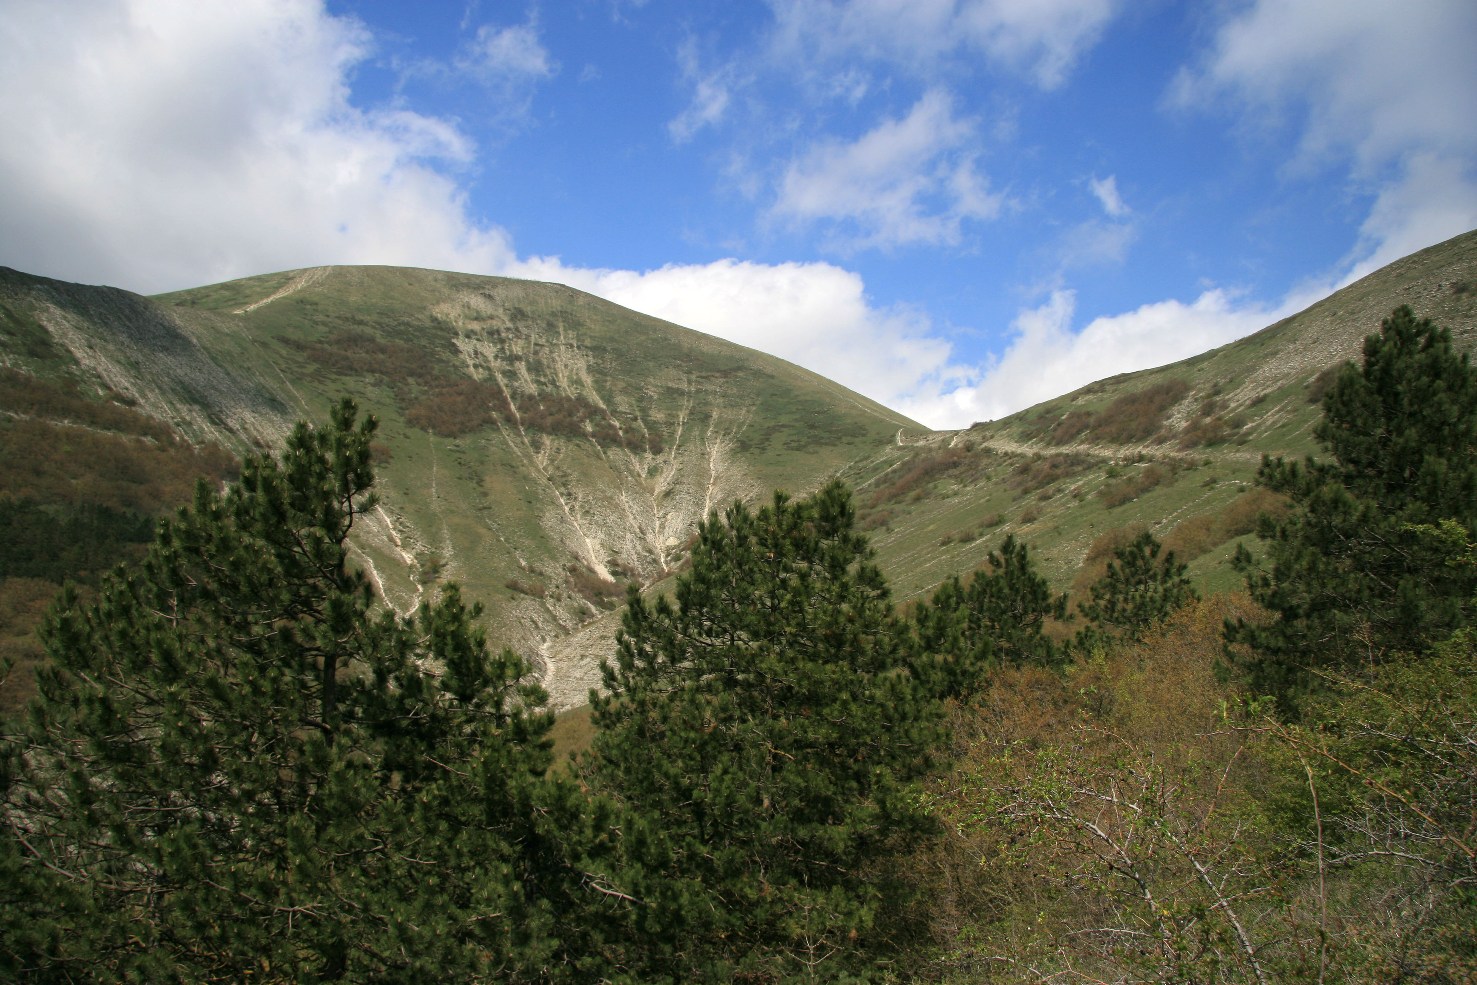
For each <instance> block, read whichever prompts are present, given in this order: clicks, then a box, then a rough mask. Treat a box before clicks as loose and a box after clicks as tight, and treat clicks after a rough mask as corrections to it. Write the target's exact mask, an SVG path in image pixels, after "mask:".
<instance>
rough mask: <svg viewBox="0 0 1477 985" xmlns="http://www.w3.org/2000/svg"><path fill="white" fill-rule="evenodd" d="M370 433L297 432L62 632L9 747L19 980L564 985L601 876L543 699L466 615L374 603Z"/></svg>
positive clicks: (13, 929)
mask: <svg viewBox="0 0 1477 985" xmlns="http://www.w3.org/2000/svg"><path fill="white" fill-rule="evenodd" d="M373 432H374V422H373V420H372V419H369V420H364V421H362V422H356V413H355V410H354V407H353V405H352V404H350V403H348V402H345V403H344V404H343V405H342V406H340V407H339V408H338V410H337V412H336V414H335V416H334V420H333V423H332V426H330V427H328V428H325V429H321V430H317V429H313V428H310V427H307V426H306V425H300V426H299V427H298V428H297V430H296V431H294V432H293V434H292V436H291V438H290V439H289V440H288V442H287V446H286V450H285V452H284V453H283V455H282V457H281V459H280V461H279V460H277V459H275V458H272V457H256V458H253V459H250V460H248V462H247V463H246V465H245V468H244V469H243V471H242V474H241V478H240V482H239V483H238V484H237V485H235V486H234V487H232V488H231V489H230V490H229V491H227V492H226V493H224V494H218V493H216V492H214V491H211V490H208V489H206V488H205V487H204V486H203V484H202V486H201V488H200V489H199V490H198V491H197V494H196V497H195V501H194V505H193V506H192V507H190V508H188V509H185V510H182V511H180V513H179V514H178V516H177V517H175V518H174V519H172V520H170V521H167V522H165V523H164V524H162V525H161V528H160V531H159V534H158V538H157V540H156V541H155V543H154V544H153V546H152V547H151V548H150V550H149V552H148V554H147V556H146V558H145V559H144V561H143V562H142V563H141V564H140V565H139V566H138V567H136V568H132V569H123V568H120V569H119V570H118V572H117V573H116V574H114V575H113V576H111V577H110V578H108V579H107V580H105V581H104V583H103V585H102V587H101V589H100V590H99V592H98V593H97V598H96V601H95V602H92V603H88V604H83V603H82V602H81V601H80V600H79V599H78V597H77V596H76V595H74V594H70V593H69V594H67V595H66V596H65V597H64V598H63V599H62V601H61V602H60V603H59V604H58V605H57V606H56V607H55V608H54V610H53V611H52V613H51V615H50V617H49V621H48V622H47V624H46V627H45V630H44V642H45V646H46V651H47V654H48V655H49V657H50V660H51V666H50V667H49V668H47V669H46V670H44V671H43V672H42V673H41V674H40V675H39V679H38V684H39V689H40V697H39V699H38V700H37V702H36V703H35V704H34V705H33V707H32V710H31V715H30V720H29V723H28V725H27V726H26V727H25V728H24V730H23V731H22V732H21V733H20V734H16V735H11V736H8V737H7V738H6V740H5V745H4V759H3V766H4V771H3V775H0V782H3V800H0V846H3V847H0V927H3V932H0V977H5V978H7V979H32V980H66V981H121V980H125V979H127V980H139V981H217V980H224V979H229V980H245V979H247V978H250V979H251V980H253V981H257V980H264V981H272V980H279V981H287V980H292V981H330V980H352V981H375V980H381V981H438V980H458V981H461V980H468V981H470V980H477V979H484V980H498V981H516V980H540V979H544V978H553V977H558V972H557V969H559V968H561V967H564V966H565V964H566V962H565V955H563V954H562V953H561V946H562V945H561V937H560V935H561V932H562V930H563V929H564V928H562V927H561V924H560V923H559V922H557V921H556V919H555V916H556V911H557V910H559V909H561V908H562V907H563V906H564V902H563V901H564V900H566V899H567V898H569V897H570V896H571V894H573V893H575V892H577V888H576V887H577V883H578V880H579V878H581V877H580V876H578V875H576V874H575V873H574V869H573V866H572V865H571V864H570V863H569V862H567V861H566V860H565V858H564V855H563V850H562V849H561V848H560V847H559V844H558V838H559V837H560V834H561V832H560V830H559V829H560V828H561V827H568V823H567V821H566V819H565V817H564V816H561V815H562V814H564V815H572V814H573V810H572V808H571V806H570V804H569V803H568V800H569V798H568V795H567V791H564V790H562V789H561V788H557V787H550V786H548V784H547V783H546V781H545V780H544V774H545V771H546V769H547V767H548V765H549V761H550V753H549V750H548V743H547V741H546V739H545V733H546V732H547V730H548V728H549V725H550V718H549V716H548V715H547V714H545V713H544V712H542V711H541V710H540V705H541V702H542V701H543V696H542V692H541V690H540V689H538V688H537V687H536V686H534V685H530V684H528V683H527V682H526V681H525V680H524V674H525V672H526V667H525V666H524V664H523V662H522V661H521V660H520V659H519V658H518V657H516V656H515V655H513V654H512V653H509V652H506V651H505V652H503V653H502V654H500V655H497V656H492V655H490V654H489V653H488V651H487V648H486V645H485V641H484V639H483V636H482V634H481V632H480V630H478V629H476V628H475V626H474V620H475V618H476V616H477V611H476V610H475V609H469V608H468V607H467V606H466V605H465V604H463V602H462V600H461V598H460V597H459V595H458V593H457V592H456V590H455V589H454V588H451V589H448V590H447V591H445V592H444V593H443V594H442V595H441V597H440V599H439V601H437V602H436V603H435V604H428V605H425V606H423V607H422V608H421V610H420V612H419V613H418V614H417V616H416V617H415V618H413V619H404V618H400V617H398V616H396V615H395V614H394V613H392V612H388V611H385V610H384V609H383V608H382V607H379V606H377V605H376V604H375V599H374V595H373V592H372V589H371V586H370V584H369V581H368V580H367V578H366V577H365V576H364V575H363V574H362V573H361V571H360V570H358V569H357V568H356V567H355V566H353V565H352V564H351V563H350V561H349V548H348V544H347V538H348V536H349V532H350V530H351V528H352V527H353V526H354V524H355V522H356V520H357V519H358V518H359V517H360V516H361V515H362V514H363V512H364V511H365V510H366V509H368V508H369V507H371V506H372V504H373V499H372V498H371V496H370V494H369V488H370V485H371V482H372V480H373V477H372V472H371V466H370V452H369V444H370V438H371V435H372V434H373ZM430 667H434V668H436V670H435V671H431V670H428V669H427V668H430Z"/></svg>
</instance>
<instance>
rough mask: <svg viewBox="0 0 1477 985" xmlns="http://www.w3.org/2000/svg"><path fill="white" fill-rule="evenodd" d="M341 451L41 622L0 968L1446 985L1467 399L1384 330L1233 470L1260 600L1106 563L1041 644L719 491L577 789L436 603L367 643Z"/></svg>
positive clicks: (2, 830) (370, 975)
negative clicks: (1258, 529)
mask: <svg viewBox="0 0 1477 985" xmlns="http://www.w3.org/2000/svg"><path fill="white" fill-rule="evenodd" d="M1407 391H1408V392H1411V393H1415V394H1417V395H1418V396H1419V400H1415V401H1412V400H1407V399H1403V398H1402V394H1404V393H1406V392H1407ZM373 431H374V425H373V422H372V420H371V421H359V420H358V419H357V415H356V413H355V411H354V408H353V407H352V406H351V405H348V404H345V405H343V406H341V407H340V408H339V409H338V411H337V412H336V414H335V417H334V420H333V422H332V424H331V426H329V427H327V428H324V429H321V430H315V429H312V428H309V427H306V426H303V427H300V428H299V429H298V430H297V431H296V432H295V433H294V435H293V436H292V438H291V440H290V441H289V442H288V444H287V447H286V448H285V450H284V451H283V453H282V455H281V456H280V458H273V457H267V456H262V457H256V458H253V459H250V460H248V461H247V462H246V463H245V465H244V467H243V470H242V472H241V477H240V481H239V482H237V483H236V484H235V485H233V486H232V487H231V488H230V489H229V490H228V491H227V492H225V493H217V492H213V491H211V490H208V489H206V488H204V487H202V489H201V491H200V492H199V493H198V494H197V497H196V500H195V503H194V505H193V506H192V507H191V508H189V509H187V510H184V511H181V513H180V514H179V515H178V516H177V517H176V518H175V519H174V520H172V521H170V522H168V523H166V524H164V525H163V526H162V527H161V529H160V531H159V534H158V536H157V537H156V539H155V541H154V543H153V545H152V546H151V547H150V548H149V550H148V553H147V556H146V557H145V558H144V559H143V560H142V562H141V563H139V564H138V565H137V566H135V567H133V568H120V569H119V570H118V571H117V572H116V573H115V574H114V575H113V576H111V577H110V578H108V579H105V580H104V581H103V582H102V583H101V586H100V588H99V590H98V593H97V597H96V600H95V601H94V602H89V603H87V604H83V603H81V602H80V601H78V600H77V599H76V598H75V597H71V596H69V597H66V598H64V599H63V600H62V601H61V603H59V604H58V605H57V606H56V607H55V609H54V610H53V613H52V616H51V617H50V619H49V621H48V623H47V626H46V630H45V633H44V643H45V646H46V649H47V653H48V656H49V658H50V666H49V668H48V669H47V670H46V671H45V672H43V673H42V675H41V677H40V680H39V686H40V697H39V699H38V700H37V701H36V702H35V703H34V704H33V706H32V708H31V710H30V714H29V717H28V719H27V720H26V721H25V722H24V723H16V724H14V725H12V726H8V727H7V729H6V731H7V734H6V735H5V737H4V744H3V755H0V973H3V974H4V976H5V977H7V978H13V979H21V980H38V981H40V980H46V981H51V980H56V981H88V980H92V981H114V980H121V979H144V980H151V981H152V980H165V981H168V980H178V981H211V980H222V979H229V980H242V979H247V978H251V979H254V980H264V981H265V980H281V981H327V980H343V981H423V980H428V979H431V980H457V981H462V980H465V981H529V982H538V981H550V982H552V981H623V982H657V981H667V982H679V981H681V982H686V981H751V982H771V981H791V980H828V981H864V980H875V981H906V980H917V981H960V982H963V981H982V980H1000V981H1093V982H1099V981H1115V982H1117V981H1123V982H1128V981H1165V982H1170V981H1173V982H1190V981H1193V982H1201V981H1204V982H1218V981H1227V982H1230V981H1237V982H1239V981H1246V982H1259V983H1266V982H1272V981H1328V982H1334V981H1347V982H1365V981H1369V982H1377V981H1391V982H1393V981H1432V982H1447V981H1468V980H1471V979H1472V978H1473V976H1477V944H1474V940H1473V934H1472V933H1471V927H1472V926H1473V925H1474V924H1477V832H1474V826H1477V821H1474V818H1477V725H1474V722H1477V688H1474V685H1473V683H1472V673H1471V671H1472V667H1473V657H1474V653H1477V638H1474V636H1473V635H1472V630H1471V629H1469V628H1468V625H1467V621H1468V613H1469V611H1470V606H1471V603H1472V594H1473V591H1474V588H1477V585H1474V583H1473V581H1472V577H1473V576H1472V572H1473V571H1474V570H1477V549H1474V547H1473V541H1474V540H1477V529H1474V519H1477V518H1474V516H1473V514H1472V508H1471V504H1472V501H1473V499H1472V496H1471V492H1472V488H1473V486H1474V482H1477V471H1474V463H1477V456H1474V455H1473V454H1472V452H1473V451H1474V448H1473V444H1474V441H1477V383H1474V377H1473V374H1472V371H1471V370H1470V368H1469V367H1468V366H1467V364H1466V361H1465V359H1459V358H1458V357H1456V356H1454V355H1453V354H1452V353H1451V349H1450V342H1449V339H1447V338H1446V337H1445V335H1444V333H1442V332H1441V331H1440V330H1438V329H1435V328H1434V327H1433V326H1431V325H1430V324H1429V323H1426V322H1419V321H1416V320H1415V319H1414V318H1413V317H1412V316H1410V314H1409V313H1408V312H1405V311H1399V312H1396V314H1395V316H1393V317H1392V318H1391V319H1390V320H1389V321H1387V323H1386V325H1385V329H1384V332H1383V333H1382V335H1381V336H1379V337H1376V338H1373V339H1371V341H1370V343H1369V344H1368V345H1367V347H1366V355H1365V362H1364V366H1363V367H1362V368H1357V367H1350V368H1349V369H1346V370H1345V372H1344V373H1343V375H1342V376H1341V377H1340V378H1339V380H1338V382H1337V383H1336V384H1335V385H1334V387H1333V388H1332V389H1331V390H1330V392H1329V394H1328V396H1327V397H1326V398H1325V424H1324V427H1323V428H1322V429H1321V430H1320V435H1321V436H1322V437H1323V438H1324V440H1325V441H1326V443H1327V444H1328V447H1329V449H1330V451H1331V452H1332V454H1333V456H1334V461H1333V462H1332V463H1329V464H1320V463H1318V462H1314V461H1310V462H1308V463H1306V464H1304V465H1301V466H1293V465H1286V464H1284V463H1281V462H1269V463H1267V464H1266V465H1265V466H1264V468H1263V472H1262V481H1263V482H1264V483H1265V484H1266V485H1267V486H1268V487H1269V488H1270V489H1273V490H1275V491H1278V492H1280V493H1282V494H1283V495H1285V496H1287V497H1288V498H1289V499H1290V500H1291V503H1292V509H1291V511H1290V512H1288V513H1287V514H1286V515H1284V516H1282V517H1280V518H1278V519H1275V520H1272V519H1269V520H1268V521H1267V522H1266V523H1265V524H1264V526H1263V531H1262V533H1263V535H1264V538H1265V542H1266V545H1267V548H1266V550H1265V552H1264V559H1263V561H1262V562H1261V564H1262V565H1263V567H1258V562H1257V561H1256V560H1255V559H1254V558H1252V557H1251V556H1250V555H1247V556H1246V557H1245V558H1244V559H1243V562H1242V563H1243V564H1244V565H1245V566H1246V568H1247V570H1248V576H1249V577H1248V587H1249V589H1250V597H1237V598H1225V597H1217V598H1212V599H1208V600H1203V601H1202V600H1199V599H1197V598H1196V597H1195V595H1194V593H1193V592H1192V591H1191V590H1190V588H1189V586H1188V583H1186V582H1185V581H1184V568H1183V565H1181V564H1179V563H1178V562H1177V561H1176V559H1175V558H1174V556H1173V554H1172V553H1170V552H1164V551H1162V550H1161V545H1159V544H1158V542H1157V541H1156V540H1154V539H1153V538H1152V537H1144V538H1139V539H1137V540H1134V541H1133V542H1131V543H1128V544H1125V545H1124V546H1123V547H1121V548H1120V549H1119V550H1118V552H1117V553H1116V554H1115V556H1114V559H1113V561H1112V562H1111V563H1110V564H1109V565H1108V568H1107V574H1106V576H1105V577H1104V579H1103V580H1102V581H1101V582H1100V583H1099V584H1098V585H1096V586H1094V587H1093V588H1092V589H1091V591H1090V592H1089V593H1088V598H1086V599H1084V600H1083V601H1081V602H1080V603H1079V606H1078V608H1079V611H1080V613H1081V615H1082V616H1083V618H1084V621H1085V622H1086V623H1087V625H1086V626H1085V627H1084V628H1083V629H1082V630H1081V631H1079V632H1078V633H1076V635H1075V636H1069V633H1068V631H1067V629H1066V627H1065V623H1066V613H1067V605H1066V600H1065V599H1064V598H1061V597H1059V596H1055V595H1053V594H1052V593H1051V591H1050V590H1049V588H1048V587H1047V585H1046V583H1045V582H1044V580H1042V579H1041V578H1040V577H1039V575H1037V574H1036V573H1035V571H1034V570H1033V567H1032V564H1031V560H1030V554H1029V551H1028V550H1027V548H1026V546H1025V545H1024V544H1022V543H1019V542H1017V541H1015V540H1013V539H1007V540H1006V541H1005V543H1004V544H1002V545H1001V548H1000V550H999V551H998V552H997V553H995V554H993V555H992V556H991V558H990V563H989V564H988V565H987V567H986V568H985V569H983V570H981V571H979V572H977V573H975V575H974V576H973V577H972V578H971V579H970V580H969V581H968V582H967V583H965V582H963V581H950V582H949V583H946V584H945V585H944V586H943V587H942V588H941V589H940V591H939V592H938V593H937V594H936V595H935V597H934V598H933V599H931V600H929V601H927V602H925V603H923V604H921V605H918V606H915V607H914V608H913V609H912V610H911V611H910V612H909V613H907V614H906V615H904V614H900V613H899V612H898V611H896V610H895V608H894V606H893V604H892V602H891V599H890V597H889V594H888V589H887V586H886V584H885V583H884V580H883V579H882V577H881V575H880V573H879V572H878V571H877V569H876V568H875V566H874V565H873V564H872V562H871V554H870V549H869V548H868V546H867V543H866V541H865V538H864V537H863V536H862V535H861V534H860V533H858V531H857V530H856V526H855V518H854V513H853V510H852V505H851V501H850V497H849V494H848V493H847V492H846V490H845V489H843V488H842V487H840V486H831V487H828V488H826V489H825V490H823V491H822V492H820V493H819V494H817V495H816V496H814V497H811V498H809V499H804V500H798V501H796V500H791V499H788V498H786V497H784V496H776V498H775V499H774V501H773V502H772V503H771V504H769V505H767V506H765V507H763V508H761V509H758V510H750V509H748V508H746V507H744V506H741V505H736V506H734V507H733V508H732V509H730V510H729V511H728V512H727V513H726V514H725V515H724V516H722V517H718V516H714V517H712V518H710V519H709V521H708V522H707V523H705V524H704V525H703V527H702V529H701V531H700V534H699V539H698V542H697V544H696V546H695V548H694V551H693V559H692V566H691V569H690V570H689V571H688V572H686V573H685V574H684V575H683V576H682V577H681V578H680V579H679V581H678V586H677V589H676V592H675V594H674V597H673V598H672V599H671V600H669V599H665V598H660V599H656V600H654V601H648V600H646V599H643V598H641V597H639V596H637V595H635V594H633V595H632V596H631V597H630V599H629V600H628V605H627V611H626V616H625V620H624V624H623V629H622V631H621V633H620V635H619V637H618V639H617V644H616V652H615V656H614V659H613V661H612V662H611V663H610V664H609V665H608V666H607V668H606V674H605V683H606V686H607V694H606V695H605V696H603V697H600V698H598V699H597V700H596V702H595V707H594V712H593V722H594V725H595V728H596V738H595V740H594V743H593V746H592V748H591V749H590V750H589V751H588V753H586V754H585V755H583V756H581V757H580V758H579V759H577V760H576V761H575V762H574V763H573V764H572V765H569V766H568V767H567V768H563V767H560V768H556V765H555V763H554V762H553V756H552V754H551V752H550V747H549V742H548V731H549V727H550V716H549V715H548V714H547V713H545V712H544V710H543V696H542V694H541V692H540V691H539V689H538V688H537V687H536V686H534V685H532V684H531V683H529V682H528V681H527V680H526V675H527V667H526V666H525V664H524V663H523V662H522V661H521V660H520V659H519V658H518V657H517V656H515V655H513V654H511V653H508V652H503V653H500V654H493V653H491V652H490V651H489V650H488V649H487V647H486V644H485V641H484V640H483V638H482V636H481V635H480V633H479V632H478V631H477V630H476V629H475V628H474V619H475V616H476V610H475V608H469V607H468V606H467V605H465V604H464V603H463V602H462V601H461V599H460V596H459V594H458V593H457V591H456V590H455V589H454V588H448V589H446V590H445V591H444V592H443V593H442V594H441V596H440V598H439V599H437V600H436V601H434V602H433V603H428V604H427V605H425V606H423V608H422V609H421V611H419V612H418V613H416V614H415V615H414V616H413V617H409V618H403V617H400V616H397V615H396V614H394V613H393V612H388V611H385V609H384V608H383V607H382V606H380V605H378V604H377V603H376V600H375V599H374V597H373V593H372V591H371V588H370V585H369V583H368V581H367V579H366V578H365V577H364V576H363V575H362V574H361V573H359V572H358V571H357V569H356V568H355V567H354V566H353V565H352V564H351V563H350V554H349V547H348V537H349V534H350V531H351V529H352V527H353V525H354V522H355V519H356V517H357V516H359V515H360V514H361V513H362V512H363V511H364V510H365V509H367V508H369V507H370V506H372V504H373V499H372V494H371V491H370V487H371V483H372V471H371V468H370V453H369V441H370V438H371V436H372V434H373ZM1366 439H1368V440H1366ZM1228 640H1229V648H1228V644H1227V641H1228Z"/></svg>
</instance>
